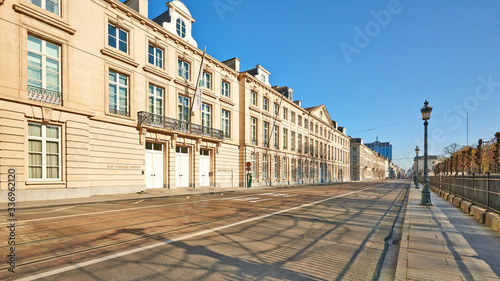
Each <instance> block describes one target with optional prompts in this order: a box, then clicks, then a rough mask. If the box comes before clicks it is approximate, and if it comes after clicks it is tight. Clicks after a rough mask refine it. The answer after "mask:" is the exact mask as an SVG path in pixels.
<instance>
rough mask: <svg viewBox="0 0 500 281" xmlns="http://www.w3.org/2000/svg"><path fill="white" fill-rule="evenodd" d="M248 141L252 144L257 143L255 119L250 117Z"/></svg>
mask: <svg viewBox="0 0 500 281" xmlns="http://www.w3.org/2000/svg"><path fill="white" fill-rule="evenodd" d="M250 141H251V142H252V144H257V119H256V118H253V117H251V118H250Z"/></svg>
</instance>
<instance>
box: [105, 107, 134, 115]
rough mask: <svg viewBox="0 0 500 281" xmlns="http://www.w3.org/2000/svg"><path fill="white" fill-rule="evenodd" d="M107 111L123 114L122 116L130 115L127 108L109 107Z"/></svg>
mask: <svg viewBox="0 0 500 281" xmlns="http://www.w3.org/2000/svg"><path fill="white" fill-rule="evenodd" d="M109 113H111V114H115V115H120V116H124V117H130V112H128V110H126V109H125V110H118V109H115V108H111V107H110V108H109Z"/></svg>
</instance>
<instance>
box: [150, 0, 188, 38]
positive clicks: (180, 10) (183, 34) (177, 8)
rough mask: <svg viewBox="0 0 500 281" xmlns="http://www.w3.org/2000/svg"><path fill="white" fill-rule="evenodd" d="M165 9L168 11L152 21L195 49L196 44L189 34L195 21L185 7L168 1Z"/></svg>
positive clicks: (179, 3) (176, 0)
mask: <svg viewBox="0 0 500 281" xmlns="http://www.w3.org/2000/svg"><path fill="white" fill-rule="evenodd" d="M167 7H168V10H167V11H166V12H165V13H163V14H161V15H159V16H158V17H156V18H155V19H153V21H154V22H156V23H157V24H159V25H161V26H162V27H163V28H165V29H166V30H168V31H170V32H172V33H174V34H176V35H177V36H179V37H180V38H181V39H182V40H184V41H186V42H187V43H189V44H191V45H193V46H194V47H196V48H197V47H198V43H196V41H195V40H194V38H193V36H192V33H191V31H192V25H193V23H194V22H195V20H194V19H193V17H192V16H191V13H190V12H189V10H188V8H187V7H186V5H184V4H183V3H182V2H181V1H178V0H174V1H169V2H168V3H167Z"/></svg>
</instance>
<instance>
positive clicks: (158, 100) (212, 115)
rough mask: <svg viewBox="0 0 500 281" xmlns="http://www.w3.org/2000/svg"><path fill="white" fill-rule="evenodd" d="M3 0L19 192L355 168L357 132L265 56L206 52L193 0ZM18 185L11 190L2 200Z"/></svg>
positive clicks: (0, 89) (10, 134) (7, 103)
mask: <svg viewBox="0 0 500 281" xmlns="http://www.w3.org/2000/svg"><path fill="white" fill-rule="evenodd" d="M167 8H168V9H167V11H166V12H165V13H163V14H162V15H160V16H158V17H157V18H155V19H149V17H148V1H147V0H128V1H126V2H125V3H122V2H120V1H117V0H96V1H69V0H42V1H34V0H14V1H8V2H3V1H2V2H0V17H1V18H2V19H3V20H2V21H0V30H2V36H1V37H0V46H1V49H2V52H0V61H1V62H2V63H1V64H0V65H1V67H0V124H1V126H0V151H1V153H0V177H1V181H0V192H1V193H5V192H7V190H8V183H7V182H8V175H9V171H10V172H12V171H15V178H16V192H17V196H18V198H17V200H19V201H23V200H44V199H59V198H71V197H85V196H92V195H102V194H118V193H130V192H137V191H141V190H144V189H146V188H170V189H174V188H184V187H192V188H199V187H204V186H217V187H227V188H230V187H237V186H246V184H247V180H246V173H247V172H246V171H245V163H246V162H251V163H252V166H251V169H252V171H251V173H252V174H253V176H254V179H253V185H275V184H282V185H283V184H287V185H288V184H306V183H318V182H329V181H335V180H349V179H350V175H349V142H350V138H349V137H348V136H347V135H346V131H345V129H344V128H342V127H339V126H338V125H337V123H336V122H334V121H332V119H331V118H330V116H329V113H328V111H327V110H326V108H325V106H317V107H312V108H302V107H301V104H300V101H293V99H292V98H293V91H292V90H291V89H290V88H288V87H271V84H270V83H269V75H270V73H269V71H267V70H266V69H264V68H263V67H262V66H260V65H258V66H257V67H256V68H255V69H251V70H248V71H240V69H239V60H238V59H236V58H234V59H231V60H227V61H224V62H221V61H218V60H217V59H215V58H213V57H211V56H210V55H209V54H206V55H205V59H204V64H203V69H202V71H201V75H200V77H201V81H200V85H201V87H202V91H203V98H202V105H201V108H200V109H199V110H196V111H192V110H191V106H192V102H193V99H194V93H195V90H196V82H197V79H198V76H199V72H200V67H201V62H202V56H203V51H202V50H200V49H199V48H198V46H197V43H196V41H195V39H194V38H193V37H192V28H193V23H194V22H195V20H194V18H193V17H192V15H191V13H190V12H189V10H188V8H187V7H186V6H185V5H184V4H183V3H182V2H180V1H177V0H175V1H171V2H168V3H167ZM5 198H6V197H5V196H3V197H2V199H1V200H4V199H5Z"/></svg>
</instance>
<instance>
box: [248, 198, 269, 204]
mask: <svg viewBox="0 0 500 281" xmlns="http://www.w3.org/2000/svg"><path fill="white" fill-rule="evenodd" d="M271 199H273V198H264V199H259V200H252V201H249V202H250V203H257V202H261V201H267V200H271Z"/></svg>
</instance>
